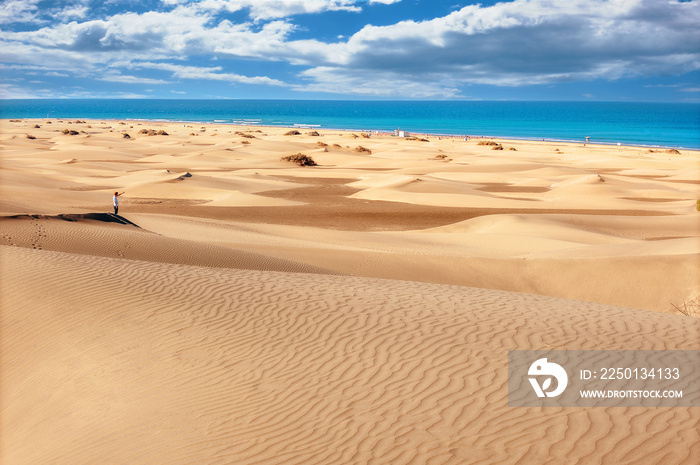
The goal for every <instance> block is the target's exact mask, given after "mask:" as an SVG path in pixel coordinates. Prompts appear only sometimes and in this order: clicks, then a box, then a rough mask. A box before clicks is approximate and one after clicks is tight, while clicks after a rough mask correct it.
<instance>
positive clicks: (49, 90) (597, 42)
mask: <svg viewBox="0 0 700 465" xmlns="http://www.w3.org/2000/svg"><path fill="white" fill-rule="evenodd" d="M698 24H700V5H699V3H698V0H693V1H688V0H686V1H681V0H514V1H506V2H495V1H489V0H484V1H482V2H480V3H475V2H471V1H459V0H453V1H444V0H431V1H428V0H364V1H360V0H200V1H188V0H106V1H105V0H99V1H95V0H74V1H41V0H3V1H2V3H0V66H2V74H1V75H0V97H2V98H215V99H220V98H262V99H357V100H361V99H381V100H411V99H416V100H592V101H597V100H603V101H664V102H698V101H700V27H698Z"/></svg>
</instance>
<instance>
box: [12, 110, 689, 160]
mask: <svg viewBox="0 0 700 465" xmlns="http://www.w3.org/2000/svg"><path fill="white" fill-rule="evenodd" d="M70 120H79V121H85V122H86V123H88V124H89V123H97V122H100V123H105V124H106V123H107V122H108V121H111V122H122V121H124V122H136V123H151V124H156V123H160V124H178V125H179V124H183V125H184V124H202V125H211V126H225V127H232V128H260V129H264V128H271V129H298V130H302V129H307V130H323V131H339V132H345V133H353V132H359V133H369V134H372V135H380V136H390V137H394V134H393V132H392V131H387V130H384V129H367V128H364V129H352V128H335V127H325V126H323V125H317V124H304V123H295V124H292V125H288V124H280V125H275V124H257V123H252V122H251V123H248V124H245V123H240V122H230V123H229V122H225V121H194V120H164V119H144V118H133V119H131V118H114V119H107V118H81V117H50V118H0V124H4V123H9V122H16V121H31V122H41V121H43V122H46V121H57V122H65V123H68V122H71V123H72V122H73V121H70ZM409 132H410V134H411V136H424V137H436V138H438V139H440V138H450V139H465V138H466V139H465V140H464V141H465V142H467V141H469V140H501V141H504V142H518V143H522V142H531V143H544V144H581V146H583V147H585V146H587V145H593V146H596V147H610V148H620V149H622V148H637V149H639V148H642V149H644V148H646V149H664V150H670V149H676V150H685V151H691V152H700V147H685V146H681V145H648V144H636V143H626V142H596V141H590V142H585V141H581V140H577V139H558V138H546V137H544V138H539V137H536V138H535V137H517V136H490V135H475V134H472V135H469V134H450V133H431V132H418V131H416V132H414V131H409ZM395 137H396V140H401V139H405V138H400V137H398V136H395Z"/></svg>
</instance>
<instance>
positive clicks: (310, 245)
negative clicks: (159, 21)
mask: <svg viewBox="0 0 700 465" xmlns="http://www.w3.org/2000/svg"><path fill="white" fill-rule="evenodd" d="M0 124H1V126H0V129H1V131H0V148H1V149H2V151H1V152H0V157H1V158H0V183H1V184H0V245H1V246H0V259H1V261H0V266H1V268H0V272H1V276H0V278H1V286H2V287H1V288H0V299H1V301H0V303H1V304H2V312H1V314H0V316H1V317H2V320H1V322H0V324H1V325H0V331H1V333H0V336H1V337H0V408H2V414H1V415H0V433H1V436H0V462H1V463H12V464H25V463H26V464H36V463H56V464H83V463H85V464H88V463H91V464H92V463H129V464H134V463H139V464H140V463H143V464H161V463H162V464H165V463H168V464H171V463H182V464H190V463H243V464H252V463H276V464H283V463H285V464H286V463H316V464H331V463H337V464H346V463H357V464H364V463H392V464H394V463H396V464H399V463H454V464H462V463H533V464H540V463H575V462H581V463H659V464H661V463H663V464H667V463H674V464H675V463H689V464H690V463H693V464H694V463H697V457H698V456H700V436H699V434H698V423H699V422H700V412H698V409H693V408H668V409H661V408H613V409H603V408H594V409H583V408H541V409H534V408H531V409H515V408H508V407H507V383H506V382H507V351H508V350H510V349H700V323H699V322H700V320H698V318H694V317H689V316H685V315H682V314H680V313H679V311H678V309H681V310H683V311H684V312H687V313H691V314H693V313H694V314H695V315H696V316H697V315H698V313H699V312H700V310H699V306H698V302H699V300H698V299H700V289H699V286H698V283H699V282H700V279H699V278H700V277H699V276H698V271H699V269H700V265H699V263H700V213H698V212H697V210H696V201H697V199H698V197H699V195H698V187H699V185H700V154H699V153H698V152H693V151H681V153H668V152H666V151H664V150H661V149H659V150H656V151H654V152H650V151H649V150H648V149H645V148H634V147H619V146H615V147H608V146H595V145H593V146H592V145H588V146H585V147H584V146H583V145H582V144H562V143H559V144H552V143H541V142H525V141H499V142H501V143H502V144H503V146H504V148H505V150H502V151H494V150H491V147H490V146H482V145H477V142H478V141H477V140H470V141H464V140H461V139H452V138H442V139H438V138H436V137H428V139H429V141H428V142H422V141H420V140H403V139H398V138H394V137H392V136H388V135H372V137H371V138H364V137H361V136H360V134H359V133H355V135H353V134H352V133H350V132H342V131H320V132H321V133H322V134H321V136H312V135H309V134H308V132H309V131H308V130H304V129H302V130H300V131H301V132H302V134H301V135H296V136H286V135H284V133H285V132H287V131H288V129H284V128H250V127H234V126H226V125H201V124H198V125H193V124H184V125H183V124H165V123H146V122H134V121H127V122H118V121H88V122H81V123H77V122H75V121H68V120H64V121H62V122H61V121H57V120H52V121H51V124H48V122H47V121H46V120H23V121H20V122H9V121H7V120H5V121H2V122H1V123H0ZM35 125H38V126H40V127H39V128H35V127H34V126H35ZM64 129H69V130H75V131H78V135H72V136H71V135H64V134H62V131H63V130H64ZM141 129H154V130H165V131H166V132H167V133H168V135H167V136H166V135H157V136H148V135H143V134H138V132H139V131H140V130H141ZM125 132H126V133H128V134H129V135H130V138H129V139H126V138H124V137H123V136H122V134H123V133H125ZM236 132H238V134H237V133H236ZM242 134H245V135H249V136H252V137H244V136H243V135H242ZM27 135H31V136H32V137H33V138H28V137H27ZM356 136H360V137H356ZM358 146H362V147H365V148H367V149H369V150H371V154H370V153H369V152H366V151H357V150H356V148H357V147H358ZM511 147H513V148H515V149H516V150H509V149H510V148H511ZM299 152H301V153H304V154H306V155H309V156H311V157H313V158H314V160H315V161H316V162H317V163H318V166H315V167H298V166H296V165H293V164H290V163H288V162H284V161H281V160H280V157H282V156H285V155H291V154H294V153H299ZM115 190H119V191H125V192H126V194H125V195H124V196H122V197H120V204H121V206H120V215H121V216H120V217H115V216H114V215H111V213H110V212H111V196H112V192H114V191H115Z"/></svg>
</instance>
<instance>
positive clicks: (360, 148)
mask: <svg viewBox="0 0 700 465" xmlns="http://www.w3.org/2000/svg"><path fill="white" fill-rule="evenodd" d="M355 152H360V153H367V154H368V155H372V151H371V150H370V149H368V148H367V147H363V146H361V145H358V146H357V147H355Z"/></svg>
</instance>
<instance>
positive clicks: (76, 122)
mask: <svg viewBox="0 0 700 465" xmlns="http://www.w3.org/2000/svg"><path fill="white" fill-rule="evenodd" d="M75 124H85V121H80V120H76V121H75Z"/></svg>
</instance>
